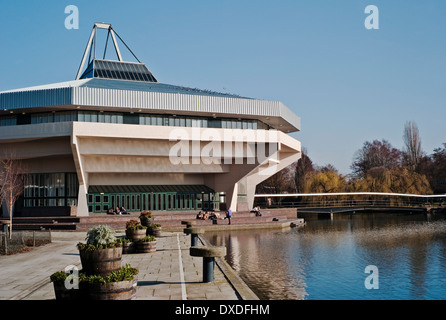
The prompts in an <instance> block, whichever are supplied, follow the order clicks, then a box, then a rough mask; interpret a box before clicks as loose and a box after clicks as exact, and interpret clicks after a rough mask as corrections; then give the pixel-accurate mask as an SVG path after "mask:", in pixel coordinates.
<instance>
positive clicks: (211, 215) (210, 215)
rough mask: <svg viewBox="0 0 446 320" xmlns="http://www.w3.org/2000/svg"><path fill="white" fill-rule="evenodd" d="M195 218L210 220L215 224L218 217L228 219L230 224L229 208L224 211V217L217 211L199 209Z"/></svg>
mask: <svg viewBox="0 0 446 320" xmlns="http://www.w3.org/2000/svg"><path fill="white" fill-rule="evenodd" d="M197 219H200V220H212V221H213V223H214V224H217V220H218V219H228V221H229V223H228V224H231V210H227V211H226V216H225V217H221V215H220V213H219V212H215V211H210V212H208V211H205V212H203V211H200V212H198V214H197Z"/></svg>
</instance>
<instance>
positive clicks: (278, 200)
mask: <svg viewBox="0 0 446 320" xmlns="http://www.w3.org/2000/svg"><path fill="white" fill-rule="evenodd" d="M255 205H258V206H260V207H263V208H317V207H358V206H359V207H407V208H421V207H446V196H444V195H443V196H439V197H431V196H430V197H410V196H400V195H394V196H392V195H389V194H386V195H383V196H376V195H375V196H373V197H371V196H368V197H364V196H362V197H361V196H358V195H354V196H351V197H346V195H345V194H343V195H331V194H326V195H318V196H289V195H286V194H283V195H274V197H272V196H269V197H268V196H265V197H261V196H260V197H257V196H256V199H255Z"/></svg>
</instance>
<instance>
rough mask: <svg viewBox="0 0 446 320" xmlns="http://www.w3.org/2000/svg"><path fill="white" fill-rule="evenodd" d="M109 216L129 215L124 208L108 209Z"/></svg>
mask: <svg viewBox="0 0 446 320" xmlns="http://www.w3.org/2000/svg"><path fill="white" fill-rule="evenodd" d="M107 213H108V214H128V212H127V210H125V208H124V207H116V209H114V210H113V208H110V209H108V212H107Z"/></svg>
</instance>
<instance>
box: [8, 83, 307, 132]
mask: <svg viewBox="0 0 446 320" xmlns="http://www.w3.org/2000/svg"><path fill="white" fill-rule="evenodd" d="M59 105H75V106H82V105H84V106H97V107H116V108H135V109H146V110H166V111H167V110H169V111H172V112H178V111H185V112H194V114H197V113H200V112H203V113H207V114H209V113H210V114H212V113H215V114H217V115H218V114H233V115H248V116H254V117H256V116H257V117H260V116H261V117H280V118H282V119H283V120H284V121H286V122H288V123H289V124H291V125H292V126H293V127H295V128H296V129H298V130H299V129H300V118H299V117H298V116H297V115H295V114H294V113H293V112H292V111H291V110H289V109H288V108H287V107H286V106H285V105H284V104H283V103H281V102H279V101H266V100H257V99H246V98H237V97H222V96H215V95H203V94H200V95H194V94H182V93H166V92H152V91H135V90H119V89H106V88H92V87H65V88H55V89H43V90H30V91H15V92H5V93H0V108H1V109H7V110H11V109H21V108H33V107H51V106H59Z"/></svg>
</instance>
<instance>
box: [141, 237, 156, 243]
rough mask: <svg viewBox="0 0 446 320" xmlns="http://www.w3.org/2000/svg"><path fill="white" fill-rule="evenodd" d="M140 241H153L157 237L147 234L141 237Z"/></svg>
mask: <svg viewBox="0 0 446 320" xmlns="http://www.w3.org/2000/svg"><path fill="white" fill-rule="evenodd" d="M139 241H142V242H152V241H156V238H155V236H145V237H144V238H142V239H140V240H139Z"/></svg>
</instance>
